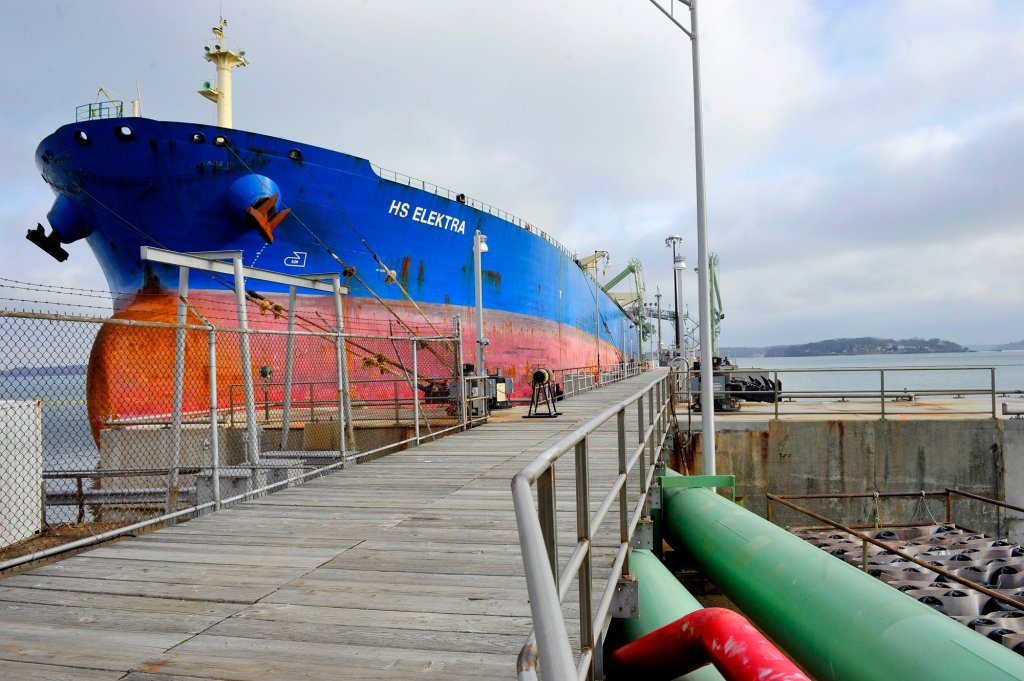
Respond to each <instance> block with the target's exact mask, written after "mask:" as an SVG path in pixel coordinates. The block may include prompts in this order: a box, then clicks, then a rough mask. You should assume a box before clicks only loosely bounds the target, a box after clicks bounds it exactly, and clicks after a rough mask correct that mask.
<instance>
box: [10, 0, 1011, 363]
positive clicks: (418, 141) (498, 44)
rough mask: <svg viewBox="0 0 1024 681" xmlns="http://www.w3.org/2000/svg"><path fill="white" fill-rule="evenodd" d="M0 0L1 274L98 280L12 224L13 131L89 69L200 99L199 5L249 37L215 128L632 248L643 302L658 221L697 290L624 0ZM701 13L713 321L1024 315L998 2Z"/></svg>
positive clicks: (39, 209) (745, 330)
mask: <svg viewBox="0 0 1024 681" xmlns="http://www.w3.org/2000/svg"><path fill="white" fill-rule="evenodd" d="M668 2H669V0H662V4H663V6H665V7H666V8H667V7H668ZM0 7H2V8H3V11H4V22H3V23H2V24H0V38H2V40H0V54H2V55H3V61H4V64H5V67H4V68H3V69H2V70H0V85H2V88H0V92H2V95H0V97H2V102H3V104H2V107H0V161H2V162H0V220H2V222H0V224H2V225H3V229H4V230H5V232H6V233H7V234H8V235H9V236H10V241H8V242H7V246H6V247H5V249H4V251H5V253H6V255H7V257H6V259H5V260H4V264H3V265H2V266H0V277H5V278H8V279H16V280H20V281H31V282H48V283H56V284H61V285H65V286H74V287H82V288H91V289H102V288H105V285H104V280H103V277H102V274H101V273H100V271H99V267H98V265H97V264H96V263H95V261H94V260H93V258H92V255H91V253H90V252H89V250H88V248H87V247H85V245H84V244H75V245H72V247H70V248H69V250H70V252H71V258H70V259H69V260H68V261H67V262H64V263H61V264H58V263H56V262H55V261H53V260H52V259H50V257H49V256H48V255H46V254H44V253H43V252H42V251H40V250H38V249H37V248H36V247H35V246H33V245H32V244H31V243H29V242H28V241H27V240H25V239H24V233H25V230H26V229H28V228H30V227H34V226H35V224H36V223H37V222H42V223H44V225H45V224H46V223H45V217H46V213H47V211H48V210H49V208H50V206H51V204H52V201H53V196H52V194H51V193H50V190H49V188H48V187H47V186H46V185H45V183H44V182H43V181H42V179H41V178H40V176H39V173H38V171H37V170H36V168H35V164H34V156H33V154H34V150H35V147H36V145H37V144H38V142H39V141H40V140H41V139H42V138H43V137H45V136H46V135H48V134H49V133H50V132H52V131H53V130H55V129H56V128H58V127H59V126H61V125H63V124H65V123H67V122H70V121H72V120H73V119H74V110H75V107H76V106H77V105H79V104H84V103H87V102H90V101H94V100H95V98H96V94H97V90H98V88H99V86H100V85H103V86H104V87H106V89H107V90H109V91H111V92H113V93H114V94H115V95H118V96H119V98H121V99H124V100H125V101H127V100H130V99H132V98H133V97H134V96H135V91H136V82H138V83H139V87H140V88H141V93H142V108H143V114H144V115H146V116H147V117H151V118H157V119H162V120H183V121H198V122H206V123H213V122H214V120H215V111H214V106H213V104H212V103H210V102H209V101H207V100H205V99H203V98H202V97H200V96H199V95H198V94H196V90H197V89H198V88H199V87H200V85H201V83H202V81H204V80H209V79H211V78H212V77H213V69H212V67H211V65H210V64H208V63H207V62H206V61H205V60H204V59H203V58H202V54H203V53H202V46H203V44H204V42H205V41H206V40H208V39H209V38H211V37H212V36H211V33H210V28H211V27H212V26H213V25H215V23H216V21H217V17H218V15H219V14H220V13H223V15H224V16H225V17H226V18H227V19H228V22H229V24H228V36H229V40H230V41H236V42H238V43H240V44H241V45H242V46H243V47H244V49H245V50H246V56H247V58H249V60H250V62H251V64H250V65H249V66H248V67H246V68H243V69H240V70H237V71H236V72H235V78H234V98H235V100H234V124H235V127H236V128H241V129H247V130H254V131H259V132H262V133H267V134H271V135H275V136H279V137H285V138H289V139H296V140H299V141H302V142H305V143H308V144H314V145H317V146H322V147H327V148H330V149H336V150H339V151H344V152H346V153H350V154H353V155H356V156H361V157H364V158H368V159H370V160H371V161H373V162H374V163H375V164H377V165H379V166H382V167H384V168H387V169H391V170H397V171H399V172H402V173H405V174H408V175H411V176H413V177H418V178H424V179H426V180H429V181H430V182H433V183H436V184H438V185H441V186H444V187H449V188H452V189H455V190H457V191H462V192H465V193H466V194H467V195H469V196H471V197H473V198H476V199H479V200H481V201H484V202H487V203H490V204H492V205H495V206H499V207H501V208H503V209H505V210H507V211H509V212H511V213H513V214H515V215H518V216H520V217H522V218H524V219H525V220H527V221H529V222H531V223H532V224H535V225H538V226H540V227H542V228H543V229H544V230H545V231H547V232H548V233H550V234H552V235H553V236H554V237H555V238H556V239H558V240H559V241H560V242H562V243H563V244H565V245H566V246H567V247H568V248H569V249H570V250H573V251H576V252H578V253H581V254H587V253H592V252H593V251H595V250H607V251H609V252H610V253H611V260H612V262H611V266H610V268H609V269H608V275H609V276H611V275H613V274H615V273H617V272H618V271H619V270H620V269H622V268H623V267H625V266H626V264H627V262H628V261H629V260H630V259H633V258H636V259H639V260H640V261H641V262H642V264H643V268H644V277H645V281H646V285H647V292H648V298H649V300H651V301H653V299H654V294H655V291H656V290H657V289H659V288H660V290H661V292H662V293H663V294H664V296H663V298H662V302H663V305H664V306H666V307H670V306H671V300H672V269H671V268H672V257H671V251H670V250H669V249H667V248H666V246H665V238H666V237H668V236H670V235H679V236H681V237H682V238H683V243H682V245H681V249H682V253H683V254H684V255H685V256H686V259H687V263H688V265H689V268H688V269H687V270H686V276H685V284H684V292H683V299H684V302H685V303H686V305H687V306H688V307H689V309H690V313H691V314H692V315H693V316H696V314H697V276H696V274H695V273H694V270H693V269H692V266H693V264H694V263H696V259H697V237H696V234H697V227H696V201H695V195H696V184H695V163H694V125H693V118H694V116H693V87H692V63H691V47H690V42H689V40H688V39H687V38H686V36H685V35H684V34H683V33H682V32H681V31H680V30H679V29H678V28H676V27H675V26H673V25H672V24H671V23H670V22H669V21H668V19H666V18H665V17H664V16H663V15H662V14H661V13H660V12H659V11H658V10H657V8H655V7H654V6H653V5H652V4H651V2H649V0H591V1H590V2H582V1H578V0H559V1H558V2H552V1H551V0H516V1H515V2H503V3H492V2H479V1H478V0H433V1H432V2H419V3H416V2H409V1H408V0H404V1H402V2H398V1H393V0H361V1H357V0H330V1H322V2H320V1H318V2H308V1H304V2H288V3H286V2H280V1H277V2H269V1H266V0H244V1H243V0H220V1H219V2H215V1H214V0H202V1H200V0H175V2H159V3H158V2H137V1H135V0H133V1H130V2H129V1H123V0H102V1H100V0H92V1H88V2H87V1H85V0H58V1H56V2H55V1H52V0H51V1H43V0H0ZM684 10H686V8H685V7H683V6H682V5H680V4H678V3H677V4H676V12H677V16H678V18H680V20H681V21H682V23H683V24H684V25H688V24H689V17H688V14H687V12H686V11H684ZM700 28H701V30H700V43H699V44H700V59H701V84H702V89H703V114H704V129H705V139H704V153H705V162H706V178H707V201H708V220H707V226H708V227H707V229H708V246H709V250H710V251H711V252H714V253H717V254H718V256H719V258H720V266H719V271H718V276H719V282H720V288H721V293H722V299H723V305H724V311H725V314H726V317H725V319H724V320H723V322H722V331H721V343H722V344H723V345H725V346H739V345H746V346H767V345H774V344H789V343H803V342H809V341H814V340H821V339H826V338H833V337H850V336H882V337H892V338H908V337H915V336H919V337H925V338H930V337H939V338H944V339H948V340H952V341H955V342H959V343H963V344H982V343H1002V342H1010V341H1015V340H1020V339H1024V314H1022V312H1021V311H1022V310H1024V280H1022V274H1024V228H1022V227H1024V191H1022V188H1024V68H1022V65H1024V2H1019V0H1006V1H1002V2H1000V1H997V0H970V1H967V2H965V1H964V0H927V1H925V0H920V1H918V0H913V1H909V0H908V1H900V0H878V1H873V0H771V1H766V0H701V4H700Z"/></svg>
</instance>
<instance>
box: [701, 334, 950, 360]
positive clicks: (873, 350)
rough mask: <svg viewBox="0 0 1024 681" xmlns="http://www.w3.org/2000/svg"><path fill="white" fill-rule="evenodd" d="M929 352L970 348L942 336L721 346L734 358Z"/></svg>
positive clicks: (835, 339) (836, 339)
mask: <svg viewBox="0 0 1024 681" xmlns="http://www.w3.org/2000/svg"><path fill="white" fill-rule="evenodd" d="M930 352H969V350H968V348H966V347H964V346H962V345H959V344H958V343H954V342H952V341H947V340H942V339H941V338H902V339H896V338H874V337H864V338H831V339H829V340H822V341H815V342H813V343H804V344H802V345H773V346H770V347H765V348H751V347H736V348H722V352H721V354H723V355H726V356H732V357H758V356H763V357H822V356H828V355H886V354H891V355H912V354H921V353H930Z"/></svg>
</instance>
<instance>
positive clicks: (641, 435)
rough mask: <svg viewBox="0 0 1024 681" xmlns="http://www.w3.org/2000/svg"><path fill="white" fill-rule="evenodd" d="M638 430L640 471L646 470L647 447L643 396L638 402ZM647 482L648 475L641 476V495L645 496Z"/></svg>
mask: <svg viewBox="0 0 1024 681" xmlns="http://www.w3.org/2000/svg"><path fill="white" fill-rule="evenodd" d="M636 430H637V442H638V444H639V445H640V470H645V469H646V468H647V466H646V465H645V463H646V461H645V459H646V455H647V445H646V443H644V396H643V395H641V396H640V397H639V398H637V401H636ZM646 480H647V476H646V475H642V474H641V475H640V493H641V494H643V493H644V491H646V490H645V487H644V484H645V481H646Z"/></svg>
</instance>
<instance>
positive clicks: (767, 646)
mask: <svg viewBox="0 0 1024 681" xmlns="http://www.w3.org/2000/svg"><path fill="white" fill-rule="evenodd" d="M709 662H710V663H712V664H714V665H715V668H716V669H718V672H719V673H720V674H721V675H722V676H723V677H725V678H726V679H727V681H810V679H809V678H808V677H807V676H806V675H805V674H804V673H803V672H801V671H800V670H799V669H798V668H797V666H796V665H795V664H793V663H792V662H791V661H790V660H789V658H787V657H786V656H785V655H783V654H782V653H780V652H779V650H778V648H776V647H775V646H774V645H772V644H771V642H769V641H768V639H766V638H765V637H764V636H763V635H762V634H761V632H759V631H758V630H757V629H755V628H754V627H753V626H752V625H751V624H750V622H748V621H747V620H746V618H745V617H743V616H742V615H740V614H739V613H735V612H733V611H732V610H726V609H725V608H703V609H701V610H697V611H695V612H691V613H690V614H689V615H686V616H685V617H681V618H679V619H678V620H676V621H675V622H673V623H672V624H667V625H665V626H663V627H662V628H661V629H657V630H655V631H652V632H651V633H649V634H647V635H646V636H643V637H641V638H638V639H637V640H635V641H633V642H632V643H627V644H626V645H624V646H622V647H621V648H619V649H617V650H615V651H614V652H613V653H612V654H611V656H610V657H609V672H610V673H609V678H612V679H614V678H618V679H635V678H643V679H645V681H660V680H661V679H664V680H665V681H670V680H671V679H674V678H676V677H678V676H682V675H684V674H689V673H690V672H692V671H694V670H695V669H699V668H700V667H703V666H704V665H705V664H707V663H709Z"/></svg>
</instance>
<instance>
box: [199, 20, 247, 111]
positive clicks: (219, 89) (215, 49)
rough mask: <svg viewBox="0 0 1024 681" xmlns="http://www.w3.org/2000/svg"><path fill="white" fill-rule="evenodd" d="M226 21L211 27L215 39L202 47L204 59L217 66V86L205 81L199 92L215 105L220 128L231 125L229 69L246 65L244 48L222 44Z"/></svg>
mask: <svg viewBox="0 0 1024 681" xmlns="http://www.w3.org/2000/svg"><path fill="white" fill-rule="evenodd" d="M227 25H228V22H227V19H225V18H224V17H221V18H220V21H219V22H218V23H217V25H216V26H214V27H213V35H214V36H215V37H216V40H213V41H210V43H209V44H207V45H206V47H205V48H204V49H205V50H206V61H209V62H213V64H214V65H215V66H216V67H217V86H216V87H213V85H212V84H211V83H210V82H209V81H207V82H205V83H203V89H202V90H199V94H201V95H202V96H203V97H206V98H207V99H209V100H210V101H212V102H214V103H215V104H216V105H217V125H218V126H219V127H221V128H230V127H231V71H232V69H235V68H238V67H239V66H246V65H248V63H249V62H248V61H246V59H245V50H234V49H231V48H229V47H227V46H226V45H225V44H224V29H225V28H227Z"/></svg>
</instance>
